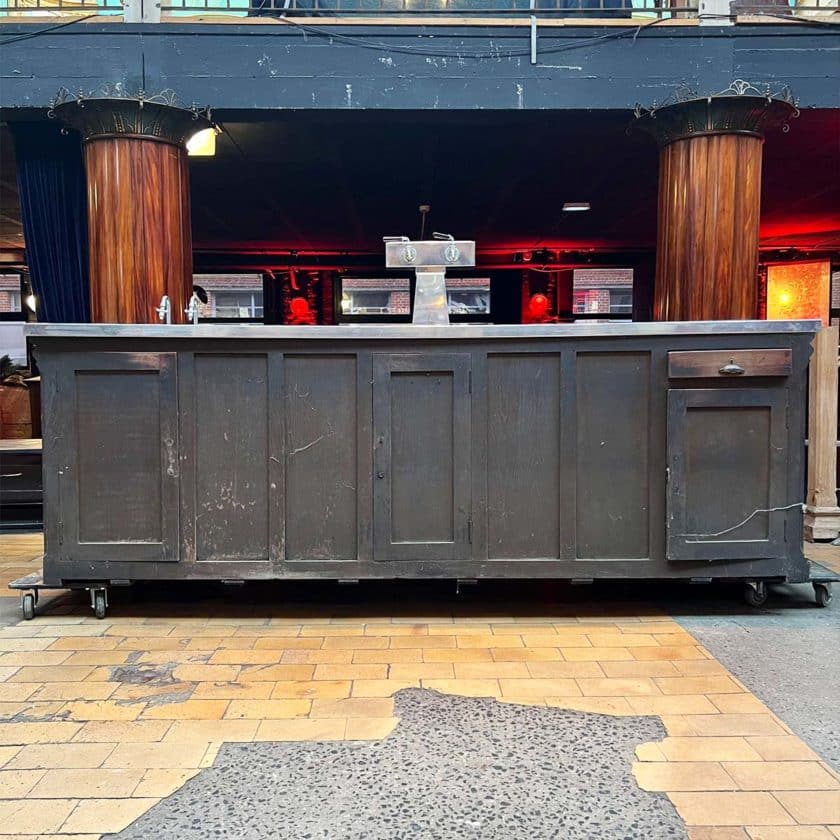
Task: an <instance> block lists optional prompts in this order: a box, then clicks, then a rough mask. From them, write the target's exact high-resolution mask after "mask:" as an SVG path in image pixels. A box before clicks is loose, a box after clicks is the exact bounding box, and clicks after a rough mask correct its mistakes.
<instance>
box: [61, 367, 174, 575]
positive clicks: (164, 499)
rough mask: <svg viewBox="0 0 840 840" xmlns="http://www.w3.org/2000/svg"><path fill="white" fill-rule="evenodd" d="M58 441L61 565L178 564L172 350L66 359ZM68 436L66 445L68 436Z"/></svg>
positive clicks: (62, 382)
mask: <svg viewBox="0 0 840 840" xmlns="http://www.w3.org/2000/svg"><path fill="white" fill-rule="evenodd" d="M63 364H64V365H65V367H64V368H63V370H62V372H61V381H60V384H59V404H60V406H61V409H60V415H59V416H58V417H59V418H60V420H59V422H58V423H56V420H57V419H58V418H57V417H53V418H47V423H54V424H56V426H59V427H54V428H51V429H45V433H46V435H53V436H57V441H56V442H57V444H58V447H59V450H60V451H62V452H63V453H64V454H63V455H62V456H61V457H62V458H63V459H64V461H63V464H62V465H61V466H60V467H59V486H60V498H61V514H60V515H61V527H60V530H59V533H60V541H61V551H60V555H61V557H62V559H64V560H70V559H72V560H90V561H115V560H130V561H174V560H177V559H178V474H179V468H178V406H177V393H176V383H175V355H174V354H172V353H99V354H90V355H86V354H78V355H71V356H68V357H67V358H65V359H64V360H63ZM62 438H65V440H64V443H63V444H62V441H61V439H62Z"/></svg>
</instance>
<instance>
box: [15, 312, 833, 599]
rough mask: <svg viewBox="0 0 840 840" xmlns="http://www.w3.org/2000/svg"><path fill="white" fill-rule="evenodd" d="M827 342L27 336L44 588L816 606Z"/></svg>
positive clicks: (768, 335) (607, 336) (763, 330)
mask: <svg viewBox="0 0 840 840" xmlns="http://www.w3.org/2000/svg"><path fill="white" fill-rule="evenodd" d="M817 327H818V324H817V322H811V321H805V322H764V321H744V322H725V321H722V322H705V323H702V322H701V323H650V324H575V325H567V326H559V325H558V326H521V327H520V326H511V327H489V326H450V327H440V328H438V327H412V326H408V325H406V326H382V327H374V326H344V327H269V326H253V325H251V326H238V325H225V326H198V327H191V326H142V325H124V326H118V325H107V324H97V325H53V326H50V325H39V326H33V327H31V328H30V329H29V333H28V334H29V336H30V339H31V342H32V344H33V346H34V351H35V354H36V358H37V361H38V364H39V367H40V370H41V374H42V394H43V436H44V442H43V450H44V494H45V499H44V519H45V533H46V556H45V559H44V579H45V582H46V583H49V584H52V585H74V584H75V585H83V584H89V583H98V582H101V583H103V584H111V583H123V582H128V581H134V580H146V579H198V578H201V579H219V580H231V579H233V580H240V579H243V580H247V579H268V578H332V579H358V578H395V577H414V578H432V577H438V578H439V577H446V578H486V577H544V578H563V579H578V580H587V579H597V578H686V579H690V578H694V579H710V578H732V579H751V580H755V579H787V580H790V581H801V580H806V579H807V577H808V567H807V563H806V561H805V560H804V558H803V555H802V551H801V534H802V511H801V509H800V507H799V504H800V503H801V502H802V501H803V494H804V490H803V469H804V458H803V442H804V437H805V410H806V371H807V364H808V358H809V355H810V342H811V339H812V338H813V334H814V332H815V330H816V329H817Z"/></svg>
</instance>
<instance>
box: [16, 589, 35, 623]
mask: <svg viewBox="0 0 840 840" xmlns="http://www.w3.org/2000/svg"><path fill="white" fill-rule="evenodd" d="M35 601H36V595H35V593H34V592H27V593H25V594H24V595H23V596H22V597H21V599H20V608H21V610H22V611H23V620H24V621H32V619H33V618H35Z"/></svg>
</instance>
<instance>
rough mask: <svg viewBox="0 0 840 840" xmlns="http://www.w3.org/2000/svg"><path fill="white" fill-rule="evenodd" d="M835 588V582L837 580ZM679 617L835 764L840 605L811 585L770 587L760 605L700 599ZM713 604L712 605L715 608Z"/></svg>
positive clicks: (839, 734) (839, 748) (838, 764)
mask: <svg viewBox="0 0 840 840" xmlns="http://www.w3.org/2000/svg"><path fill="white" fill-rule="evenodd" d="M837 586H840V584H838V585H837ZM705 607H706V610H705V612H702V613H701V612H698V611H697V605H692V607H691V610H690V612H692V613H694V614H683V615H680V612H683V613H687V612H688V610H686V607H685V605H683V606H682V607H681V608H680V607H679V606H677V607H676V609H675V610H674V615H675V617H676V618H677V620H678V621H679V622H680V623H681V624H682V625H683V626H684V627H685V628H686V630H688V631H689V632H690V633H691V634H692V635H693V636H694V637H695V638H696V639H697V640H698V641H699V642H700V643H701V644H702V645H704V646H705V647H706V648H708V650H709V652H710V653H712V654H713V655H714V656H715V658H716V659H717V660H718V661H719V662H720V663H721V664H722V665H724V667H726V668H727V669H728V670H729V671H731V672H732V673H733V674H734V675H735V676H736V677H738V679H739V680H741V682H743V683H744V685H746V686H747V687H748V688H749V689H750V691H752V692H753V694H755V695H756V697H758V698H759V699H760V700H762V701H763V702H764V703H766V705H767V706H768V707H769V708H770V709H772V710H773V711H774V712H775V713H776V714H777V715H778V716H779V717H780V718H781V719H782V720H783V721H784V722H785V723H786V724H787V725H788V726H789V727H790V728H791V729H792V730H793V731H794V732H795V733H796V734H797V735H799V737H800V738H802V740H803V741H805V742H806V743H807V744H808V746H810V747H811V749H813V750H814V751H815V752H817V753H818V754H819V755H820V756H822V757H823V758H824V759H825V760H826V761H828V762H829V763H830V764H832V765H833V766H834V767H835V768H837V769H840V609H838V607H837V601H834V602H833V603H832V604H831V605H830V606H829V607H828V608H826V609H817V608H815V607H814V602H813V590H812V589H811V587H810V586H789V585H778V586H772V587H770V595H769V597H768V600H767V602H766V604H765V606H764V607H763V608H762V609H758V610H755V609H753V610H747V609H743V610H742V609H738V610H733V606H732V604H728V605H727V604H725V603H717V604H716V603H714V602H707V603H705ZM710 608H714V609H713V610H712V609H710Z"/></svg>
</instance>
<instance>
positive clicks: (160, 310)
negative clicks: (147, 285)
mask: <svg viewBox="0 0 840 840" xmlns="http://www.w3.org/2000/svg"><path fill="white" fill-rule="evenodd" d="M155 312H157V316H158V319H159V320H161V321H164V322H165V323H167V324H171V323H172V301H170V300H169V295H164V296H163V297H162V298H161V299H160V305H159V306H158V307H157V308H156V309H155Z"/></svg>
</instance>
